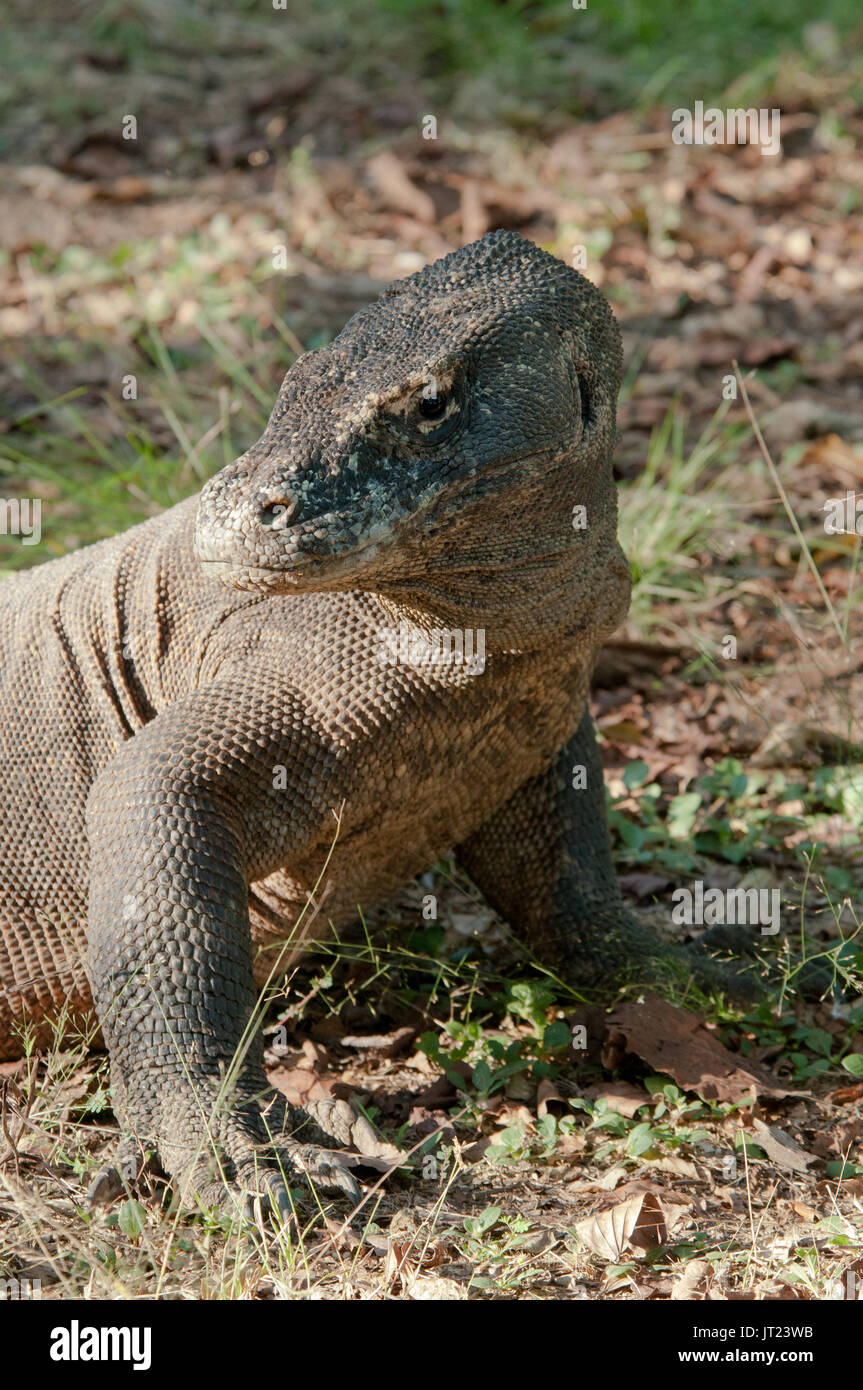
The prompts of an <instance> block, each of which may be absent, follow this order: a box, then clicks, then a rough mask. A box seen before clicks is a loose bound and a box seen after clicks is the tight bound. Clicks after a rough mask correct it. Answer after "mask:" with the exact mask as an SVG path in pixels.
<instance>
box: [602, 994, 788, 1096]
mask: <svg viewBox="0 0 863 1390" xmlns="http://www.w3.org/2000/svg"><path fill="white" fill-rule="evenodd" d="M606 1051H608V1053H609V1055H614V1056H620V1055H622V1053H625V1052H634V1053H635V1055H636V1056H637V1057H641V1059H642V1060H643V1061H645V1062H648V1063H649V1064H650V1066H652V1067H655V1068H656V1070H657V1071H658V1072H661V1073H665V1074H667V1075H668V1076H670V1077H671V1078H672V1080H673V1081H675V1082H676V1083H677V1085H678V1086H681V1087H682V1088H683V1089H684V1090H687V1091H695V1092H696V1094H698V1095H700V1096H703V1097H704V1099H705V1100H723V1101H730V1102H732V1103H735V1102H738V1101H741V1100H744V1099H746V1098H747V1097H748V1096H755V1095H764V1096H773V1097H775V1098H777V1099H782V1098H783V1097H784V1096H802V1095H805V1094H806V1092H805V1091H792V1090H788V1089H786V1088H785V1087H782V1086H777V1084H776V1082H775V1081H774V1080H773V1078H772V1077H770V1076H768V1075H767V1074H766V1073H765V1072H763V1071H762V1070H761V1069H760V1068H759V1067H757V1066H755V1064H754V1063H748V1064H744V1063H743V1061H742V1060H741V1059H740V1058H737V1057H735V1056H734V1055H733V1054H732V1053H731V1052H729V1051H728V1049H727V1048H725V1047H723V1045H722V1043H721V1042H720V1041H719V1039H718V1038H716V1037H714V1036H713V1034H712V1033H710V1032H709V1031H708V1030H707V1028H705V1026H704V1024H703V1023H702V1022H701V1019H700V1018H698V1017H697V1016H696V1015H695V1014H692V1013H690V1012H689V1011H688V1010H687V1009H680V1008H677V1007H676V1005H674V1004H668V1003H666V1001H665V1000H664V999H660V998H659V997H658V995H653V994H649V995H646V996H645V998H644V1001H643V1002H642V1003H632V1004H624V1005H622V1007H621V1008H619V1009H616V1010H615V1012H614V1013H613V1014H611V1015H610V1016H609V1019H608V1035H607V1038H606V1044H605V1047H604V1048H603V1059H605V1056H606Z"/></svg>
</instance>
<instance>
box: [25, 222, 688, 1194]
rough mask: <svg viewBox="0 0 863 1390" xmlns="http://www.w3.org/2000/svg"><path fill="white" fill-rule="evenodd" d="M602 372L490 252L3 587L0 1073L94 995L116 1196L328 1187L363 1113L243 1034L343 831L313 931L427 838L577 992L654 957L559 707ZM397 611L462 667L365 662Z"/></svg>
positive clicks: (604, 382) (562, 270) (595, 533)
mask: <svg viewBox="0 0 863 1390" xmlns="http://www.w3.org/2000/svg"><path fill="white" fill-rule="evenodd" d="M620 374H621V348H620V340H619V334H618V331H617V327H616V325H615V323H614V320H613V318H612V316H611V313H610V312H609V309H608V306H607V305H606V303H605V300H604V299H603V297H602V296H601V295H600V294H599V293H598V291H597V290H595V289H594V288H593V287H592V286H591V285H590V284H589V283H588V282H587V281H586V280H584V279H583V278H582V277H581V276H579V275H578V274H576V272H574V271H572V270H569V269H568V268H567V267H565V266H564V265H562V264H561V263H560V262H559V261H556V260H555V259H554V258H552V257H550V256H548V255H546V254H545V253H544V252H541V251H539V250H538V249H537V248H536V247H534V246H532V245H530V244H529V243H527V242H524V241H522V240H521V239H520V238H519V237H517V236H515V235H514V234H509V233H499V234H495V235H492V236H489V237H485V238H484V239H483V240H482V241H480V242H477V243H475V244H474V245H473V246H470V247H466V248H465V249H464V250H462V251H459V252H457V253H455V254H454V255H452V256H449V257H447V258H446V259H445V260H444V261H442V262H438V263H437V264H436V265H434V266H432V267H429V269H427V270H425V271H423V272H421V273H420V274H419V275H416V276H413V277H411V278H410V279H409V280H407V281H404V282H401V283H399V284H397V285H395V286H393V287H391V288H390V289H389V290H388V291H386V292H385V294H384V295H383V296H382V297H381V299H380V300H378V301H377V303H375V304H374V305H372V306H371V307H370V308H368V309H366V310H364V311H362V313H360V314H357V315H355V317H354V318H353V319H352V320H351V321H350V322H349V323H348V325H347V326H346V328H345V329H344V330H343V332H342V333H341V335H340V336H339V337H338V338H337V339H336V341H335V342H334V343H333V344H332V345H331V346H330V347H328V348H326V349H324V350H322V351H321V352H318V353H315V354H310V355H306V356H305V357H302V358H300V359H299V361H298V362H296V363H295V364H294V366H293V367H292V368H291V370H290V371H289V372H288V374H287V376H286V378H285V381H284V384H283V386H282V389H281V392H280V395H279V399H278V401H277V404H276V407H275V409H274V411H273V415H272V418H271V420H270V423H269V425H268V427H267V430H266V432H265V433H264V435H263V437H262V438H261V440H260V441H259V442H258V443H257V444H256V445H255V446H254V447H253V448H252V449H251V450H249V452H248V453H247V454H245V455H244V456H243V457H242V458H240V459H238V460H237V461H236V462H235V463H233V464H231V465H230V466H229V467H228V468H225V469H224V470H223V471H222V472H221V473H220V474H218V475H217V476H216V477H215V478H214V479H212V480H211V482H210V483H208V484H207V486H206V487H205V488H204V490H203V492H202V494H201V496H200V499H191V500H190V501H188V502H184V503H182V504H180V505H179V506H177V507H174V508H173V509H172V510H171V511H169V512H167V513H165V514H164V515H162V516H159V517H157V518H155V519H154V520H152V521H148V522H146V523H145V524H144V525H142V526H137V527H135V528H134V529H132V530H130V531H128V532H126V533H125V534H123V535H121V536H118V537H115V538H114V539H112V540H108V541H104V542H101V543H100V544H98V545H95V546H91V547H89V548H87V549H85V550H82V551H80V552H78V553H76V554H74V555H71V556H69V557H67V558H66V559H63V560H59V561H53V562H51V563H49V564H46V565H43V566H41V567H40V568H38V569H37V570H36V571H34V572H31V573H30V574H27V575H24V576H21V577H16V578H13V579H12V580H11V581H8V582H7V583H5V584H4V585H3V586H2V588H0V647H2V652H3V664H2V674H0V711H2V715H3V719H2V740H3V742H2V749H3V753H2V763H3V766H2V777H0V804H2V821H0V826H2V828H0V871H2V881H3V890H4V891H3V899H2V903H3V906H2V921H0V1058H9V1057H14V1056H16V1055H18V1053H19V1052H20V1048H21V1041H20V1035H19V1032H18V1031H17V1030H18V1029H19V1028H20V1026H21V1025H22V1024H23V1023H25V1022H26V1023H27V1024H28V1025H29V1026H30V1027H31V1028H32V1029H34V1030H35V1032H36V1035H37V1039H38V1041H39V1042H40V1044H44V1043H45V1042H46V1041H47V1039H48V1038H49V1036H50V1028H51V1022H52V1019H53V1018H54V1017H55V1016H56V1014H57V1013H58V1012H59V1011H60V1010H61V1009H63V1008H65V1009H66V1010H67V1011H68V1012H69V1013H71V1015H72V1016H73V1018H79V1017H81V1016H83V1015H85V1014H86V1012H87V1010H88V1009H90V1008H91V1006H92V1005H95V1010H96V1013H97V1014H98V1018H99V1021H100V1023H101V1030H102V1034H103V1036H104V1039H105V1042H106V1044H107V1047H108V1050H109V1052H110V1057H111V1071H112V1086H113V1092H114V1104H115V1109H116V1113H117V1115H118V1117H119V1119H120V1121H121V1123H122V1125H123V1127H124V1130H125V1132H126V1133H127V1134H128V1136H129V1138H128V1140H127V1141H126V1142H125V1143H124V1145H123V1146H122V1149H121V1156H120V1157H121V1167H122V1169H123V1173H124V1176H126V1177H134V1175H135V1173H136V1171H137V1169H138V1167H139V1166H140V1163H141V1161H142V1157H143V1155H144V1154H146V1153H148V1152H152V1153H153V1154H154V1155H155V1156H156V1159H157V1161H158V1162H159V1163H160V1164H161V1166H162V1168H163V1169H164V1171H166V1172H167V1173H169V1174H170V1175H171V1176H172V1177H173V1178H174V1179H175V1180H176V1182H177V1184H178V1186H179V1188H180V1191H181V1193H182V1195H183V1197H184V1199H185V1200H186V1201H192V1200H193V1199H194V1198H195V1197H196V1196H204V1197H207V1198H208V1197H210V1196H211V1195H212V1194H213V1193H214V1192H215V1191H216V1190H218V1189H219V1188H220V1187H221V1185H222V1183H223V1182H224V1181H227V1183H228V1185H229V1186H232V1187H235V1188H237V1189H239V1190H241V1191H243V1192H249V1191H263V1192H269V1193H270V1195H271V1196H273V1197H274V1199H275V1201H276V1202H277V1203H279V1204H283V1203H284V1201H285V1200H286V1195H285V1190H284V1185H283V1182H282V1172H285V1173H288V1174H289V1173H290V1172H291V1171H292V1170H294V1169H297V1168H300V1169H306V1170H308V1171H310V1172H311V1173H312V1174H313V1175H314V1176H316V1177H318V1178H320V1179H321V1180H322V1181H324V1182H330V1183H334V1184H335V1185H337V1186H341V1187H342V1188H344V1190H346V1191H348V1192H351V1193H353V1194H354V1195H355V1193H356V1187H355V1184H354V1183H353V1179H352V1178H351V1177H350V1174H349V1172H348V1171H347V1167H346V1166H345V1164H344V1163H342V1162H341V1161H340V1160H339V1159H338V1158H337V1157H335V1156H333V1155H328V1154H327V1152H326V1148H324V1147H321V1146H326V1145H330V1146H331V1145H333V1144H335V1145H341V1146H343V1147H344V1146H346V1145H347V1144H349V1143H350V1142H351V1141H353V1142H354V1143H356V1144H358V1146H359V1147H360V1148H362V1147H363V1146H364V1145H365V1144H366V1143H367V1142H368V1141H369V1140H370V1138H371V1136H370V1134H369V1131H368V1127H367V1125H366V1124H365V1121H362V1120H360V1119H358V1118H357V1117H356V1116H354V1115H353V1113H352V1111H351V1110H350V1108H349V1107H348V1106H346V1105H345V1104H344V1103H343V1102H341V1103H337V1104H336V1105H319V1106H317V1107H316V1108H315V1107H310V1108H309V1112H306V1113H299V1112H295V1111H291V1110H290V1109H289V1107H286V1106H285V1104H284V1102H283V1101H282V1100H281V1099H279V1098H278V1097H276V1096H275V1093H274V1092H272V1091H271V1090H270V1088H268V1086H267V1084H266V1081H265V1079H264V1074H263V1070H262V1063H261V1040H260V1035H259V1033H258V1032H257V1031H256V1030H255V1029H254V1028H252V1029H249V1027H248V1024H249V1020H250V1018H251V1015H252V1012H253V1009H254V1006H255V1001H256V996H257V990H258V989H259V987H260V986H261V984H262V983H263V982H264V981H265V980H266V979H267V977H268V976H269V975H270V974H271V972H272V970H273V968H274V966H275V965H276V964H277V963H280V964H281V966H282V967H284V966H285V965H286V964H287V963H288V962H289V960H290V959H291V957H292V956H294V955H296V953H297V951H298V950H299V949H300V947H301V944H302V936H303V928H302V926H301V927H300V929H299V933H297V931H296V928H297V923H298V920H299V918H300V915H301V913H302V912H303V909H304V908H305V907H306V906H307V903H308V901H309V897H310V894H311V893H312V890H313V889H314V886H315V883H316V881H317V879H318V877H319V875H320V872H321V869H322V866H323V864H324V862H325V860H326V857H327V854H328V852H329V850H330V848H331V846H332V843H333V838H334V834H335V830H336V813H338V812H340V814H341V822H340V827H339V833H338V838H337V840H336V844H335V849H334V850H333V853H332V856H331V858H330V861H329V866H328V871H327V875H326V883H325V885H324V887H323V890H322V892H321V893H320V894H319V895H318V897H319V899H321V900H322V902H323V908H322V910H321V911H320V913H319V914H318V915H317V917H316V918H315V920H314V926H313V930H314V931H319V930H322V929H324V928H325V927H326V923H327V922H332V923H333V924H334V925H336V926H339V925H341V924H344V923H347V922H349V921H351V920H353V919H354V918H355V917H356V912H357V907H358V905H359V906H362V907H368V906H371V905H373V904H374V903H375V902H377V901H380V900H381V899H383V898H385V897H386V896H388V895H389V894H391V893H392V892H393V891H395V890H396V889H397V888H398V887H399V886H400V885H401V884H402V883H404V882H405V881H406V880H407V879H409V878H410V877H412V876H413V875H415V874H417V873H419V872H421V871H423V870H424V869H426V868H427V867H428V866H429V865H430V864H431V863H433V862H434V861H435V859H437V858H438V857H439V856H440V855H441V854H442V853H444V852H446V851H447V850H448V849H450V848H452V847H453V846H455V847H457V849H458V852H459V853H460V855H461V858H462V862H463V863H464V864H465V866H466V867H467V868H468V870H469V871H470V872H471V874H472V875H473V877H474V878H475V880H476V882H477V884H478V886H479V887H480V888H481V889H482V890H483V891H484V892H485V893H486V894H487V896H488V898H489V899H490V901H491V902H493V903H494V904H495V905H497V906H498V907H499V908H500V909H501V911H502V912H504V913H505V914H506V915H507V917H508V918H509V919H510V921H511V923H512V925H513V927H514V928H515V929H516V930H517V931H520V932H521V933H522V934H523V935H524V936H525V938H526V939H527V940H528V941H529V942H530V943H531V944H532V945H533V946H534V947H535V949H536V950H537V952H538V953H539V954H540V955H543V956H544V958H545V959H546V960H548V961H549V963H550V964H551V965H553V966H554V967H555V968H557V969H558V970H560V971H561V972H563V973H564V974H565V975H566V976H567V977H568V978H569V979H570V980H572V981H573V982H575V983H578V984H586V983H596V982H597V981H598V980H600V979H602V978H607V977H608V976H610V975H612V974H614V973H615V972H618V973H619V972H621V971H623V970H625V969H627V968H630V967H632V966H633V965H635V966H640V967H641V968H643V969H646V968H650V969H652V968H653V967H654V965H655V963H656V960H657V958H658V957H659V956H660V955H661V948H660V946H659V944H658V942H656V941H655V940H653V939H651V938H649V937H648V936H647V935H646V934H645V933H644V932H642V931H641V929H640V928H639V927H638V926H637V924H636V923H635V922H634V921H633V920H632V919H631V918H629V917H628V916H627V914H626V913H625V911H624V909H623V907H622V905H621V901H620V897H619V894H618V891H617V887H616V884H615V881H614V875H613V872H612V867H611V862H610V856H609V849H608V840H607V833H606V829H605V822H604V809H603V789H602V776H601V768H600V765H599V761H598V758H597V755H596V750H595V748H594V746H593V736H592V729H591V724H590V720H589V718H588V717H587V715H586V712H585V709H586V698H587V690H588V684H589V680H590V674H591V670H592V666H593V661H594V657H595V653H596V650H597V648H598V646H599V645H600V644H601V643H602V642H603V641H604V640H605V639H606V638H607V637H608V636H609V635H610V634H611V633H612V632H613V631H614V629H615V628H616V627H617V626H618V625H619V624H620V622H621V621H622V619H623V618H624V616H625V614H626V611H627V607H628V601H629V571H628V566H627V563H626V560H625V558H624V556H623V554H622V552H621V551H620V549H619V547H618V544H617V541H616V520H617V517H616V499H615V490H614V484H613V479H612V471H611V453H612V448H613V443H614V436H615V425H614V407H615V399H616V394H617V389H618V386H619V381H620ZM573 508H583V509H584V511H583V512H579V513H577V514H576V515H577V517H578V519H579V520H580V522H582V523H583V524H580V525H577V526H574V525H573V516H574V513H573ZM404 624H407V625H408V629H407V630H409V631H410V633H412V634H413V635H414V636H417V635H419V636H422V634H423V633H430V632H433V631H434V630H436V629H472V630H477V629H482V630H483V631H484V634H485V648H486V660H485V666H484V669H482V670H476V669H474V670H471V669H469V668H468V667H467V666H465V664H464V663H460V662H458V661H457V660H456V661H451V662H443V663H438V664H437V665H435V666H417V665H414V664H410V663H409V662H405V661H404V660H396V661H392V660H388V659H386V656H387V652H388V651H389V650H391V649H390V648H389V647H388V646H387V643H388V642H391V641H392V640H393V637H394V634H396V633H397V632H398V631H399V628H400V625H404ZM402 630H404V629H402ZM576 764H580V765H584V766H585V767H586V768H587V770H588V771H587V785H586V787H585V788H584V789H583V790H574V789H573V784H572V783H573V779H572V768H573V766H574V765H576ZM705 968H706V969H707V968H709V967H708V966H707V965H705ZM234 1059H238V1060H237V1061H234ZM310 1112H311V1113H310ZM116 1188H117V1183H116V1181H115V1179H114V1178H113V1176H112V1175H110V1174H108V1175H107V1176H106V1175H104V1174H103V1175H102V1176H101V1178H100V1179H99V1181H98V1182H97V1185H96V1189H97V1195H99V1194H101V1195H103V1196H104V1195H111V1193H112V1192H113V1191H115V1190H116Z"/></svg>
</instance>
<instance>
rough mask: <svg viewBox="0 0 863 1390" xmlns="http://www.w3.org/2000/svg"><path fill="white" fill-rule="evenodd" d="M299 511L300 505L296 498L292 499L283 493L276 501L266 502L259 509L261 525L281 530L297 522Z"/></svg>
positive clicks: (289, 495) (288, 494)
mask: <svg viewBox="0 0 863 1390" xmlns="http://www.w3.org/2000/svg"><path fill="white" fill-rule="evenodd" d="M299 510H300V504H299V502H298V501H297V499H296V497H292V496H291V494H290V493H284V494H283V496H282V497H280V498H279V499H278V500H276V501H273V502H268V503H267V505H266V506H265V507H262V508H261V514H260V520H261V525H262V526H269V527H271V528H273V529H276V530H283V529H284V528H285V527H286V526H291V525H292V524H293V523H294V522H295V521H296V520H297V517H298V515H299Z"/></svg>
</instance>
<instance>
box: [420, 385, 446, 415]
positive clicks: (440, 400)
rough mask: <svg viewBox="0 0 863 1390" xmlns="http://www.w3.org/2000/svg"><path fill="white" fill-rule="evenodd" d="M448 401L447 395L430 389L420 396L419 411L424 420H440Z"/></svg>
mask: <svg viewBox="0 0 863 1390" xmlns="http://www.w3.org/2000/svg"><path fill="white" fill-rule="evenodd" d="M448 401H449V397H448V396H444V395H442V394H438V393H437V392H436V391H434V390H431V391H428V392H425V391H424V392H423V394H422V395H421V396H420V403H419V412H420V415H421V416H422V418H423V419H424V420H442V419H443V417H444V415H445V413H446V408H447V404H448Z"/></svg>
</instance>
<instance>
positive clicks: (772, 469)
mask: <svg viewBox="0 0 863 1390" xmlns="http://www.w3.org/2000/svg"><path fill="white" fill-rule="evenodd" d="M732 366H733V367H734V375H735V376H736V377H737V382H738V385H739V386H740V392H741V395H742V396H743V404H744V405H745V406H746V414H747V415H748V416H749V423H750V425H751V426H752V432H753V434H754V435H755V438H756V440H757V442H758V447H759V449H760V450H761V457H762V458H763V459H764V462H765V463H766V464H767V468H768V471H769V473H770V476H771V478H772V479H773V483H774V485H775V487H776V490H777V492H778V493H779V496H780V498H781V499H782V505H783V507H784V508H785V511H786V513H787V515H788V520H789V521H790V522H791V527H792V530H793V531H794V534H795V536H796V537H797V539H798V541H799V542H800V546H801V549H802V551H803V554H804V555H805V556H806V562H807V564H808V565H809V568H810V570H811V571H812V577H813V579H814V580H815V583H816V584H817V586H818V592H819V593H820V595H821V597H822V599H823V600H824V606H825V608H826V609H827V611H828V613H829V614H830V617H831V618H832V620H833V626H834V627H835V628H836V631H837V633H838V634H839V641H840V642H841V643H842V646H843V647H845V649H846V650H847V649H848V639H847V637H846V636H845V633H844V632H843V631H842V624H841V623H840V621H839V619H838V618H837V616H836V610H835V608H834V607H833V604H832V603H831V601H830V595H829V594H828V593H827V590H826V589H825V587H824V581H823V580H822V578H821V575H820V574H819V573H818V566H817V565H816V563H815V561H814V560H813V558H812V551H811V550H810V549H809V546H808V545H807V543H806V537H805V536H804V535H803V532H802V531H801V530H800V526H799V523H798V521H797V517H796V516H795V515H794V508H793V507H792V506H791V503H790V501H789V499H788V494H787V492H786V491H785V488H784V487H783V486H782V481H781V479H780V477H779V473H778V470H777V468H776V464H775V463H774V462H773V459H772V458H771V456H770V450H769V449H768V448H767V445H766V444H765V443H764V436H763V434H762V433H761V430H760V428H759V425H758V421H757V420H756V418H755V411H754V410H753V409H752V402H751V401H750V399H749V392H748V391H747V390H746V383H745V381H744V380H743V377H742V375H741V372H740V368H739V366H738V365H737V359H736V358H732Z"/></svg>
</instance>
